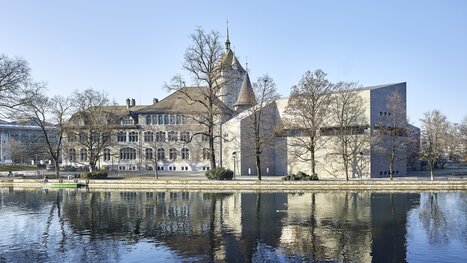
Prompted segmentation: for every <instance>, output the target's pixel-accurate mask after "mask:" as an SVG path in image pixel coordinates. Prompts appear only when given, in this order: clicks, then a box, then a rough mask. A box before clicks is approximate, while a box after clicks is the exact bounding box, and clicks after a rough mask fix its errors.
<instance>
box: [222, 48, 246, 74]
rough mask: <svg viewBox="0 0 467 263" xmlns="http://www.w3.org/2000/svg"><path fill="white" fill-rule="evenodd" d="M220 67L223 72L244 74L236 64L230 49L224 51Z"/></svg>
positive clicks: (238, 64)
mask: <svg viewBox="0 0 467 263" xmlns="http://www.w3.org/2000/svg"><path fill="white" fill-rule="evenodd" d="M220 65H221V67H222V69H224V70H230V69H235V70H238V71H240V72H242V73H243V72H245V69H243V67H242V65H241V64H240V62H238V59H237V58H236V57H235V54H234V53H233V51H232V49H227V50H226V51H225V53H224V55H222V57H221V61H220Z"/></svg>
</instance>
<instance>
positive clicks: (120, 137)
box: [117, 131, 126, 142]
mask: <svg viewBox="0 0 467 263" xmlns="http://www.w3.org/2000/svg"><path fill="white" fill-rule="evenodd" d="M117 142H126V132H122V131H120V132H118V133H117Z"/></svg>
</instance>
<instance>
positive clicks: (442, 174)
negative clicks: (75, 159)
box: [0, 169, 467, 181]
mask: <svg viewBox="0 0 467 263" xmlns="http://www.w3.org/2000/svg"><path fill="white" fill-rule="evenodd" d="M79 173H80V172H65V171H62V172H60V177H63V178H67V177H68V176H71V177H75V176H79ZM46 175H47V176H49V177H50V178H53V177H54V175H55V172H54V171H45V170H39V171H15V172H13V177H10V178H11V179H13V178H15V177H16V178H18V177H22V178H43V177H44V176H46ZM154 176H155V175H154V171H144V172H136V171H135V172H129V171H125V172H121V171H120V172H117V171H115V172H111V173H110V174H109V177H110V178H113V179H119V178H141V177H148V178H151V177H154ZM0 177H2V178H3V179H5V178H8V172H0ZM158 177H159V178H160V179H172V178H173V179H206V177H205V176H204V172H181V171H180V172H179V171H163V172H158ZM261 179H262V180H265V181H271V180H281V179H282V176H262V177H261ZM429 179H430V174H429V172H428V171H416V172H409V175H408V176H403V177H395V178H394V180H429ZM459 179H462V180H467V169H444V170H439V171H435V180H459ZM235 180H249V181H255V180H257V177H256V176H248V175H242V176H236V177H235ZM331 180H342V179H325V181H331ZM351 180H360V179H359V178H352V179H351ZM372 180H389V178H373V179H372Z"/></svg>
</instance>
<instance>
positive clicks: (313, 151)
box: [310, 138, 316, 175]
mask: <svg viewBox="0 0 467 263" xmlns="http://www.w3.org/2000/svg"><path fill="white" fill-rule="evenodd" d="M311 140H312V142H311V144H312V145H311V149H310V150H311V151H310V154H311V156H310V157H311V175H316V160H315V142H314V140H315V138H311Z"/></svg>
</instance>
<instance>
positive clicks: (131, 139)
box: [128, 131, 138, 142]
mask: <svg viewBox="0 0 467 263" xmlns="http://www.w3.org/2000/svg"><path fill="white" fill-rule="evenodd" d="M128 141H129V142H137V141H138V132H136V131H132V132H130V133H129V134H128Z"/></svg>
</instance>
